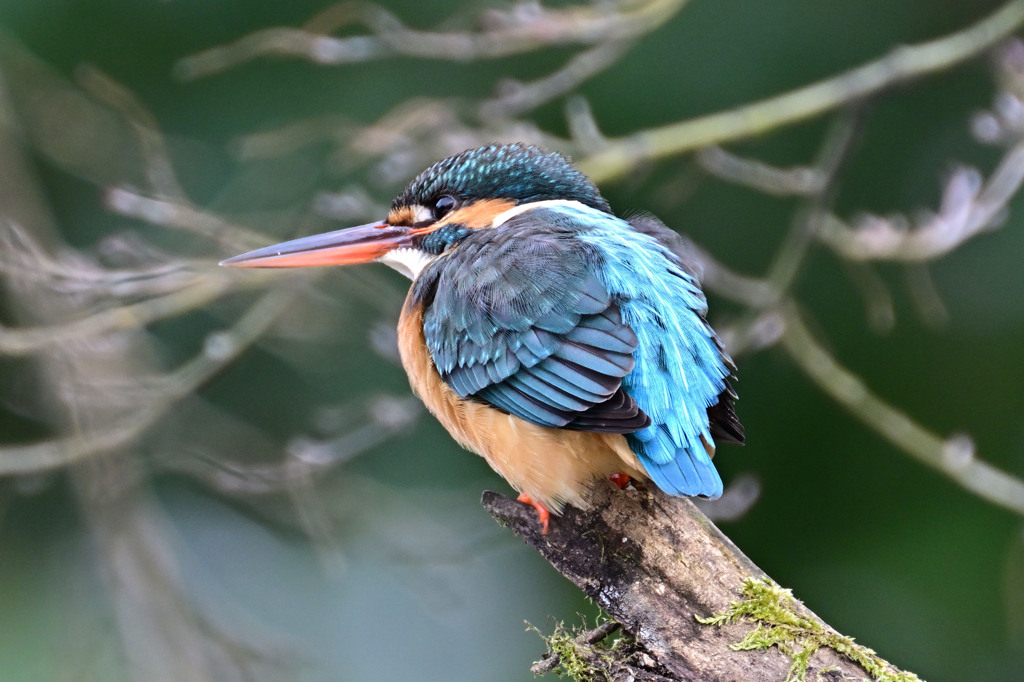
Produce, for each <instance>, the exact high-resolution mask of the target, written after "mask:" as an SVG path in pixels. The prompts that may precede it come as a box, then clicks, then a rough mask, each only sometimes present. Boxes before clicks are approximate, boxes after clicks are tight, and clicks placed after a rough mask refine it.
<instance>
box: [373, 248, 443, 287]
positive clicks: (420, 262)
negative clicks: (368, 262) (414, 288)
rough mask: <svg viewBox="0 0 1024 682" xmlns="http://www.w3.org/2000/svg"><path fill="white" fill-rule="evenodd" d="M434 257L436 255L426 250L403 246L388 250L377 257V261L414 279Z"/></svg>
mask: <svg viewBox="0 0 1024 682" xmlns="http://www.w3.org/2000/svg"><path fill="white" fill-rule="evenodd" d="M435 258H437V256H435V255H434V254H432V253H427V252H426V251H420V250H419V249H412V248H404V249H395V250H393V251H388V252H387V253H385V254H384V255H383V256H381V257H380V258H378V259H377V262H378V263H383V264H384V265H386V266H388V267H389V268H393V269H395V270H398V271H399V272H400V273H402V274H403V275H405V276H406V277H408V278H409V279H411V280H415V279H416V278H417V277H419V276H420V273H421V272H423V268H425V267H427V266H428V265H430V264H431V263H433V262H434V259H435Z"/></svg>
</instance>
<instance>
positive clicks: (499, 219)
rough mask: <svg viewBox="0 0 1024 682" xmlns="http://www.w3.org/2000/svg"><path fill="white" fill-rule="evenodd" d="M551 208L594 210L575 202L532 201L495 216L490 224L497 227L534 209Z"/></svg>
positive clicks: (556, 200)
mask: <svg viewBox="0 0 1024 682" xmlns="http://www.w3.org/2000/svg"><path fill="white" fill-rule="evenodd" d="M551 206H569V207H570V208H582V209H583V210H584V211H592V210H594V209H592V208H590V207H588V206H587V205H586V204H583V203H580V202H578V201H575V200H569V199H546V200H544V201H534V202H532V203H529V204H520V205H518V206H513V207H512V208H510V209H508V210H507V211H505V212H504V213H499V214H498V215H497V216H495V218H494V223H492V224H493V226H494V227H498V226H499V225H502V224H503V223H505V222H508V221H509V220H510V219H512V218H515V217H516V216H517V215H520V214H521V213H526V212H527V211H532V210H533V209H535V208H549V207H551Z"/></svg>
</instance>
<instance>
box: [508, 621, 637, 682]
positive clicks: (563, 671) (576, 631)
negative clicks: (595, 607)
mask: <svg viewBox="0 0 1024 682" xmlns="http://www.w3.org/2000/svg"><path fill="white" fill-rule="evenodd" d="M600 625H601V622H600V621H599V622H598V623H597V624H596V625H595V627H598V626H600ZM527 627H528V628H529V629H531V630H533V631H534V632H536V633H537V634H538V635H540V636H541V638H542V639H543V640H544V641H545V643H546V644H547V648H548V653H549V654H551V655H557V656H558V664H557V666H555V667H554V668H553V669H552V672H555V673H556V674H558V675H565V676H567V677H569V678H571V679H573V680H575V681H576V682H601V681H603V680H610V679H611V675H610V670H611V668H612V666H613V665H614V663H615V661H616V655H617V654H618V653H619V649H620V647H621V645H622V644H623V643H624V642H626V638H625V637H624V636H622V635H619V636H615V635H611V636H609V637H607V638H605V639H604V640H602V641H600V642H595V643H594V644H588V643H586V642H585V641H583V639H584V635H586V634H587V633H588V632H589V631H590V628H589V627H587V624H586V621H584V622H583V624H582V625H581V626H580V627H578V628H572V629H570V628H568V627H566V625H565V624H564V623H561V622H560V623H558V624H557V625H555V631H554V632H553V633H552V634H551V635H549V636H545V635H544V634H542V633H541V632H540V630H538V629H537V628H535V627H533V626H532V625H530V624H529V623H527ZM620 632H621V631H620ZM534 667H535V668H536V667H537V666H534ZM535 672H536V670H535Z"/></svg>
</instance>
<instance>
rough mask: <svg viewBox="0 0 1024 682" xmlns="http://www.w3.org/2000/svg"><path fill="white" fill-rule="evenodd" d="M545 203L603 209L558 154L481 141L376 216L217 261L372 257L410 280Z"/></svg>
mask: <svg viewBox="0 0 1024 682" xmlns="http://www.w3.org/2000/svg"><path fill="white" fill-rule="evenodd" d="M551 201H560V202H565V201H571V202H579V203H581V204H584V205H586V206H589V207H591V208H594V209H597V210H599V211H606V212H609V211H610V209H609V208H608V202H606V201H605V200H604V197H602V196H601V193H600V192H599V191H598V189H597V187H595V186H594V184H593V183H592V182H590V180H589V179H588V178H587V176H585V175H583V174H582V173H580V172H579V171H578V170H576V169H575V168H573V166H572V165H571V164H570V163H569V161H568V160H567V159H566V158H565V157H564V156H562V155H561V154H557V153H553V152H547V151H544V150H542V149H539V148H538V147H533V146H527V145H522V144H509V145H488V146H486V147H480V148H478V149H471V150H469V151H465V152H462V153H461V154H456V155H455V156H451V157H448V158H447V159H444V160H442V161H438V162H437V163H435V164H434V165H433V166H431V167H430V168H428V169H427V170H425V171H423V172H422V173H420V174H419V176H417V177H416V179H415V180H413V181H412V182H411V183H409V186H408V187H406V188H405V189H404V190H403V191H402V193H401V194H399V195H398V197H396V198H395V200H394V201H393V202H392V204H391V210H390V211H389V212H388V216H387V218H386V219H385V220H383V221H378V222H373V223H368V224H366V225H360V226H359V227H351V228H348V229H346V230H338V231H336V232H328V233H326V234H319V235H314V236H312V237H303V238H301V239H294V240H292V241H288V242H283V243H281V244H275V245H273V246H268V247H266V248H262V249H258V250H256V251H251V252H249V253H244V254H242V255H240V256H235V257H234V258H229V259H228V260H226V261H223V262H222V263H221V265H227V266H233V267H255V268H291V267H307V266H313V265H348V264H352V263H368V262H370V261H380V262H383V263H385V264H387V265H390V266H391V267H393V268H395V269H396V270H398V271H399V272H401V273H402V274H404V275H406V276H407V277H409V278H410V279H415V278H416V276H417V275H418V274H419V273H420V271H422V269H423V268H424V267H425V266H426V265H427V264H429V263H430V262H431V261H432V260H433V259H435V258H437V257H438V256H439V255H441V254H442V253H444V252H445V251H447V250H448V249H451V248H454V247H456V246H457V245H458V243H459V242H461V241H462V240H463V239H464V238H465V237H466V236H468V235H469V234H470V233H471V232H472V231H473V230H480V229H487V228H493V227H498V226H500V225H501V224H502V223H503V222H504V221H505V220H507V219H508V217H510V216H512V215H514V214H516V213H517V212H520V211H524V210H529V209H530V208H533V207H535V206H536V205H538V204H540V203H541V202H551Z"/></svg>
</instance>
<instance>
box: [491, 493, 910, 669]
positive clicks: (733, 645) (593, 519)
mask: <svg viewBox="0 0 1024 682" xmlns="http://www.w3.org/2000/svg"><path fill="white" fill-rule="evenodd" d="M482 504H483V506H484V508H485V509H486V510H487V511H488V512H490V514H491V515H492V516H494V518H495V519H496V520H497V521H498V522H499V523H501V524H502V525H504V526H507V527H508V528H511V529H512V530H513V531H514V532H516V533H517V534H519V535H521V536H522V537H523V540H524V541H525V542H526V544H528V545H530V546H531V547H533V548H534V549H536V550H537V551H538V552H540V554H541V555H542V556H543V557H544V558H545V559H547V560H548V561H549V562H550V563H551V565H552V566H554V567H555V568H556V569H557V570H558V571H559V572H560V573H562V575H564V576H565V577H567V578H568V579H569V580H571V581H572V582H573V583H575V584H576V585H577V586H578V587H579V588H580V589H581V590H583V592H584V593H586V595H587V596H588V597H590V598H591V599H593V600H594V601H595V602H597V603H598V604H599V605H600V606H601V608H603V609H604V610H605V611H606V612H608V613H609V614H610V615H611V616H612V617H613V618H615V620H617V621H618V622H619V623H621V624H622V628H623V630H624V631H625V633H627V634H628V636H629V638H630V639H629V640H627V641H626V642H624V643H622V644H621V645H617V646H615V647H614V648H611V649H606V650H598V651H595V650H594V649H593V645H591V644H588V643H587V642H586V641H579V643H578V645H579V649H578V650H577V651H576V652H574V653H575V654H576V656H574V659H575V662H576V664H577V665H579V664H580V661H585V662H586V664H587V665H589V666H592V669H591V670H589V671H586V674H588V675H591V676H593V677H595V678H597V679H601V675H604V676H605V677H607V678H608V679H610V680H616V681H617V680H628V679H633V680H702V681H708V682H713V681H715V680H780V681H781V680H784V679H785V680H790V679H804V677H805V676H806V675H807V673H811V678H810V679H819V680H842V679H863V678H865V677H866V676H867V677H871V678H874V679H888V680H902V681H904V682H908V681H910V680H916V679H917V678H916V676H914V675H913V674H911V673H904V672H901V671H899V670H897V669H895V668H893V667H892V666H891V665H889V664H888V663H886V662H885V661H883V660H882V659H880V658H879V657H878V656H876V655H875V654H874V652H872V651H871V650H869V649H866V648H863V647H858V646H857V645H854V644H853V641H852V640H851V639H850V638H848V637H844V636H843V635H840V634H839V633H837V632H835V630H833V629H832V628H831V627H829V626H828V625H827V624H826V623H824V622H823V621H822V620H821V619H820V618H818V616H816V615H815V614H814V613H812V612H811V611H810V610H808V609H807V608H806V607H804V606H803V605H802V604H800V603H799V602H798V601H796V600H794V599H792V596H791V595H790V594H789V592H788V591H787V590H783V589H782V588H780V587H779V586H778V585H776V584H775V583H773V582H772V581H771V580H770V579H769V578H767V576H766V575H765V574H764V572H763V571H761V569H759V568H758V567H757V566H756V565H754V563H753V562H752V561H751V560H750V559H748V558H747V557H746V556H745V555H744V554H743V553H742V552H741V551H740V550H739V549H738V548H737V547H736V546H735V545H734V544H733V543H732V542H731V541H730V540H729V538H727V537H726V536H725V535H723V534H722V532H721V531H719V530H718V529H717V528H716V527H715V526H714V524H712V523H711V521H710V520H708V518H707V517H706V516H704V515H703V514H702V513H701V512H700V511H699V510H698V509H697V508H696V507H695V506H694V505H693V504H692V503H691V502H690V501H689V500H686V499H683V498H677V497H669V496H667V495H665V494H664V493H661V492H659V491H655V490H647V489H639V488H633V487H631V488H629V489H627V490H625V491H621V492H618V491H615V492H612V491H610V489H609V488H599V489H598V490H596V491H595V495H594V499H593V502H592V507H591V509H590V510H589V511H579V510H577V509H572V508H569V509H566V511H565V514H564V515H563V516H562V517H559V518H557V519H554V521H553V522H552V524H551V529H550V532H549V534H548V535H541V534H540V526H539V524H538V523H537V518H536V514H535V513H534V511H533V509H532V508H530V507H528V506H526V505H523V504H520V503H518V502H516V501H514V500H512V499H510V498H507V497H504V496H502V495H499V494H498V493H494V492H489V491H488V492H485V493H484V495H483V499H482ZM855 661H856V662H855ZM545 667H546V666H545ZM576 673H577V674H580V673H579V671H576Z"/></svg>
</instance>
